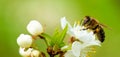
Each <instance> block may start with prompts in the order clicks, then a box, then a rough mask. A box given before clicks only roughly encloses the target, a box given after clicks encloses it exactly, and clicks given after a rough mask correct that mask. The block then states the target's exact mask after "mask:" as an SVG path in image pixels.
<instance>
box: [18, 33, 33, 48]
mask: <svg viewBox="0 0 120 57" xmlns="http://www.w3.org/2000/svg"><path fill="white" fill-rule="evenodd" d="M32 43H33V39H32V37H31V36H30V35H24V34H21V35H20V36H19V37H18V39H17V44H18V45H19V46H20V47H22V48H29V47H30V46H31V45H32Z"/></svg>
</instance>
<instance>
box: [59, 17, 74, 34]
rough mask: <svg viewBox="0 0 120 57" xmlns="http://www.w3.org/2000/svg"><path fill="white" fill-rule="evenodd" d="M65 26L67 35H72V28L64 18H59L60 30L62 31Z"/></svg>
mask: <svg viewBox="0 0 120 57" xmlns="http://www.w3.org/2000/svg"><path fill="white" fill-rule="evenodd" d="M66 25H68V31H67V33H69V34H70V35H73V31H72V26H71V25H70V23H69V22H68V21H67V20H66V18H65V17H63V18H61V27H62V29H64V28H65V26H66Z"/></svg>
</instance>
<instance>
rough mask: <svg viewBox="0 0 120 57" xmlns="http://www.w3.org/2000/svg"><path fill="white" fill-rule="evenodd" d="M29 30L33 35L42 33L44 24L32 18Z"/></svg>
mask: <svg viewBox="0 0 120 57" xmlns="http://www.w3.org/2000/svg"><path fill="white" fill-rule="evenodd" d="M27 30H28V32H29V33H30V34H32V35H40V34H41V33H43V27H42V25H41V24H40V23H39V22H38V21H36V20H32V21H30V22H29V24H28V25H27Z"/></svg>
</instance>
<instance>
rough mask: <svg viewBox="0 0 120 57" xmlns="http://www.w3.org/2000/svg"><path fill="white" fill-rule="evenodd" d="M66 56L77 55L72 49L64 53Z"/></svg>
mask: <svg viewBox="0 0 120 57" xmlns="http://www.w3.org/2000/svg"><path fill="white" fill-rule="evenodd" d="M64 56H65V57H76V56H75V55H74V54H73V52H72V50H68V51H67V52H66V53H65V54H64Z"/></svg>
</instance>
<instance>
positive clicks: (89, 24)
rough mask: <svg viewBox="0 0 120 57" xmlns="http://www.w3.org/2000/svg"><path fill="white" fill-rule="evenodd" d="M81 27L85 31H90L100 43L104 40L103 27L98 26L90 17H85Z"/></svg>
mask: <svg viewBox="0 0 120 57" xmlns="http://www.w3.org/2000/svg"><path fill="white" fill-rule="evenodd" d="M82 26H84V27H85V29H89V30H92V31H93V32H94V34H95V35H96V36H97V37H98V40H100V41H101V42H103V41H104V40H105V32H104V30H103V25H102V24H100V23H99V22H98V21H97V20H96V19H94V18H91V17H90V16H85V18H84V19H83V22H82Z"/></svg>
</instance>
